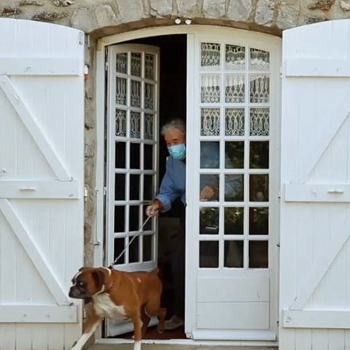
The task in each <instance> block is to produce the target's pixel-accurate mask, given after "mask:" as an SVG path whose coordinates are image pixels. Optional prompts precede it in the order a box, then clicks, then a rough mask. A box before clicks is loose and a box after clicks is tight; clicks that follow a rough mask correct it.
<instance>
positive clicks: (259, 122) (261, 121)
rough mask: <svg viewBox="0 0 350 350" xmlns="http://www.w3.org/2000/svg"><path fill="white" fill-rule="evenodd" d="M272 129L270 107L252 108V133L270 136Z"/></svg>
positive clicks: (253, 134) (252, 134)
mask: <svg viewBox="0 0 350 350" xmlns="http://www.w3.org/2000/svg"><path fill="white" fill-rule="evenodd" d="M269 130H270V111H269V109H268V108H251V109H250V135H251V136H268V135H269Z"/></svg>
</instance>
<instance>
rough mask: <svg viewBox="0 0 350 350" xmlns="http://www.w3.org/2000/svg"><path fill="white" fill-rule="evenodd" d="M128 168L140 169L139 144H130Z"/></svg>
mask: <svg viewBox="0 0 350 350" xmlns="http://www.w3.org/2000/svg"><path fill="white" fill-rule="evenodd" d="M130 168H131V169H140V144H139V143H130Z"/></svg>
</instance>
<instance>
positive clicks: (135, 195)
mask: <svg viewBox="0 0 350 350" xmlns="http://www.w3.org/2000/svg"><path fill="white" fill-rule="evenodd" d="M130 200H140V175H130Z"/></svg>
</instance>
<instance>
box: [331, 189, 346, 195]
mask: <svg viewBox="0 0 350 350" xmlns="http://www.w3.org/2000/svg"><path fill="white" fill-rule="evenodd" d="M327 192H328V193H330V194H343V193H344V190H337V189H330V190H328V191H327Z"/></svg>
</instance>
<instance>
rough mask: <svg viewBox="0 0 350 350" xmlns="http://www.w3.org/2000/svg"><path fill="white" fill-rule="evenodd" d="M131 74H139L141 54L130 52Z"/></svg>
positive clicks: (138, 75) (137, 75)
mask: <svg viewBox="0 0 350 350" xmlns="http://www.w3.org/2000/svg"><path fill="white" fill-rule="evenodd" d="M131 75H134V76H136V77H140V76H141V54H140V53H131Z"/></svg>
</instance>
